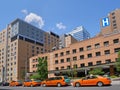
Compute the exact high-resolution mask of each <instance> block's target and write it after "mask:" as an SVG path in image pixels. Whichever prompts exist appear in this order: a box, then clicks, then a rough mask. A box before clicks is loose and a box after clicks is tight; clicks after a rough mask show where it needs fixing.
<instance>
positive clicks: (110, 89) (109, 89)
mask: <svg viewBox="0 0 120 90" xmlns="http://www.w3.org/2000/svg"><path fill="white" fill-rule="evenodd" d="M0 90H120V81H119V82H113V83H112V85H111V86H103V87H97V86H92V87H72V86H66V87H22V86H20V87H9V86H5V87H0Z"/></svg>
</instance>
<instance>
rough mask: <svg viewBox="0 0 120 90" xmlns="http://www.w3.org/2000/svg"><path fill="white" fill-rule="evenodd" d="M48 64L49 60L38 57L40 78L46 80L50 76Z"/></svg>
mask: <svg viewBox="0 0 120 90" xmlns="http://www.w3.org/2000/svg"><path fill="white" fill-rule="evenodd" d="M47 67H48V65H47V60H45V59H42V58H38V66H37V73H38V74H39V75H40V76H39V77H40V79H41V80H44V79H46V78H47V77H48V68H47Z"/></svg>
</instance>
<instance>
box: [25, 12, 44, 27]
mask: <svg viewBox="0 0 120 90" xmlns="http://www.w3.org/2000/svg"><path fill="white" fill-rule="evenodd" d="M25 21H26V22H28V23H35V24H37V25H38V26H39V28H42V27H43V26H44V21H43V19H42V17H41V16H39V15H37V14H35V13H29V14H28V15H27V16H26V17H25Z"/></svg>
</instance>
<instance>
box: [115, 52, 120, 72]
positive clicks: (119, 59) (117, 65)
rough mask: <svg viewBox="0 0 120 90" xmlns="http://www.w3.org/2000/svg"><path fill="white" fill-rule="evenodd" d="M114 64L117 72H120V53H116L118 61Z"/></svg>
mask: <svg viewBox="0 0 120 90" xmlns="http://www.w3.org/2000/svg"><path fill="white" fill-rule="evenodd" d="M115 64H116V69H117V71H118V72H120V51H119V52H118V59H117V61H116V63H115Z"/></svg>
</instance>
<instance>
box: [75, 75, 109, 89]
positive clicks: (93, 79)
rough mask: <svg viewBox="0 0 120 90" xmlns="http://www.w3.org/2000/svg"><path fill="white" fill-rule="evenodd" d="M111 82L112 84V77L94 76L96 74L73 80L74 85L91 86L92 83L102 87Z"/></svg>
mask: <svg viewBox="0 0 120 90" xmlns="http://www.w3.org/2000/svg"><path fill="white" fill-rule="evenodd" d="M110 84H111V80H110V78H107V77H103V76H94V75H93V76H87V77H84V78H82V79H80V80H76V81H74V82H73V86H74V87H80V86H91V85H97V86H99V87H101V86H103V85H110Z"/></svg>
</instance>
